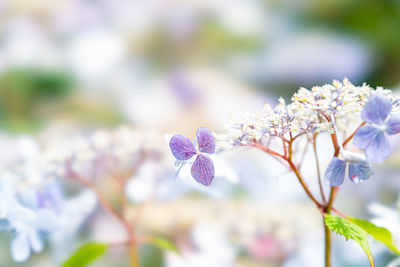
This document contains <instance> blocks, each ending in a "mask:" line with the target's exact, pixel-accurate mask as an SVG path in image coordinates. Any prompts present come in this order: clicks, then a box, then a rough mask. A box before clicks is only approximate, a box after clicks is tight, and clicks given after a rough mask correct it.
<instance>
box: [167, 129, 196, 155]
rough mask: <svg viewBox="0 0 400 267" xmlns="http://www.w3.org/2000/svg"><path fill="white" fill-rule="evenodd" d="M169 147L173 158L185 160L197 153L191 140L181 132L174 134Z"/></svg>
mask: <svg viewBox="0 0 400 267" xmlns="http://www.w3.org/2000/svg"><path fill="white" fill-rule="evenodd" d="M169 147H170V148H171V152H172V154H173V155H174V157H175V158H177V159H179V160H187V159H190V158H191V157H193V155H195V154H196V153H197V151H196V148H195V147H194V145H193V143H192V140H190V139H189V138H187V137H186V136H184V135H182V134H176V135H174V136H173V137H172V138H171V141H170V142H169Z"/></svg>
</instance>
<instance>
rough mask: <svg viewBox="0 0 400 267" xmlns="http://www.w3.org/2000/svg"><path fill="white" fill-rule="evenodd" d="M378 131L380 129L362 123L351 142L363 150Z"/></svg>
mask: <svg viewBox="0 0 400 267" xmlns="http://www.w3.org/2000/svg"><path fill="white" fill-rule="evenodd" d="M379 132H381V130H380V129H378V128H376V127H374V126H370V125H364V126H362V127H361V128H360V129H359V130H358V131H357V132H356V134H355V135H354V140H353V143H354V145H355V146H356V147H358V148H359V149H362V150H365V149H367V147H368V146H369V145H370V144H371V142H372V141H373V139H374V138H375V136H376V135H377V134H379Z"/></svg>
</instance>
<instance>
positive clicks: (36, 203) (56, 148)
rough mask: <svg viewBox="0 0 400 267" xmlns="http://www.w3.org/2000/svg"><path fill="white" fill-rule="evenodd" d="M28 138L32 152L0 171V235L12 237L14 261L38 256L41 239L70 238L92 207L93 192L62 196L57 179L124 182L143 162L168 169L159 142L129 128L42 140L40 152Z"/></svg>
mask: <svg viewBox="0 0 400 267" xmlns="http://www.w3.org/2000/svg"><path fill="white" fill-rule="evenodd" d="M27 139H29V140H28V141H27V140H25V141H26V142H23V143H24V144H25V146H28V147H29V148H28V150H31V152H32V151H33V152H32V153H30V156H29V157H26V156H25V157H24V156H23V157H21V158H20V160H18V161H17V162H15V163H14V164H12V165H10V166H4V167H3V168H2V169H0V222H1V223H2V227H1V229H0V231H7V232H13V233H15V234H14V237H13V240H12V242H11V253H12V257H13V258H14V260H15V261H25V260H26V259H28V257H29V255H30V253H31V250H32V251H34V252H40V251H41V250H42V249H43V246H44V243H43V240H42V237H44V236H47V237H48V236H49V235H53V236H54V238H55V239H57V238H58V239H60V238H61V240H62V239H63V237H64V236H65V235H71V234H72V232H74V231H76V230H77V229H78V228H79V227H80V225H81V224H82V223H83V222H84V220H85V219H86V218H87V216H88V215H89V214H90V213H91V211H92V210H93V209H94V208H95V205H96V202H97V200H96V196H95V194H94V193H93V192H91V191H90V190H89V191H87V190H81V192H80V193H78V194H75V195H74V196H73V197H71V196H66V195H65V194H64V193H65V192H64V191H63V188H62V186H61V183H60V179H58V178H70V177H71V172H73V173H76V174H78V175H79V176H81V177H82V178H83V179H90V180H97V179H101V178H103V177H106V176H109V177H110V176H111V177H113V175H121V177H119V178H121V179H126V180H127V179H130V178H131V177H133V176H134V175H136V171H137V170H138V169H139V166H141V165H142V164H143V163H144V162H145V161H155V162H157V164H160V165H162V164H164V165H162V166H169V165H170V162H169V158H168V157H167V155H168V154H167V148H166V146H165V141H164V137H163V136H162V135H161V134H158V133H156V132H152V131H139V130H136V129H134V128H130V127H120V128H117V129H115V130H111V131H106V130H101V131H95V132H93V133H91V134H87V135H79V136H75V137H69V138H63V139H58V140H60V141H53V142H52V141H47V143H46V144H45V147H44V149H43V150H41V149H39V145H38V144H37V143H36V142H35V141H34V140H33V139H30V138H27ZM21 149H22V150H24V149H27V148H26V147H21ZM22 154H23V153H22ZM122 175H123V176H122ZM123 193H125V192H123ZM83 200H84V203H80V204H78V205H77V203H79V202H82V201H83ZM71 213H72V214H71ZM71 216H73V218H71ZM3 226H4V227H3ZM63 231H66V232H63ZM57 242H58V241H57ZM61 243H62V242H61Z"/></svg>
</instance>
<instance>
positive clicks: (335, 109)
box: [220, 79, 400, 145]
mask: <svg viewBox="0 0 400 267" xmlns="http://www.w3.org/2000/svg"><path fill="white" fill-rule="evenodd" d="M375 94H382V95H385V96H387V97H388V98H389V99H391V101H392V103H393V110H392V112H399V111H400V99H399V98H398V97H395V96H393V95H392V92H391V91H390V90H386V89H383V88H380V87H378V88H377V89H376V90H375V89H373V88H371V87H370V86H368V85H367V84H365V83H364V84H363V85H361V86H355V85H353V84H352V83H351V82H350V81H349V80H348V79H344V80H343V82H339V81H336V80H335V81H333V83H332V84H326V85H323V86H315V87H312V88H311V89H306V88H300V89H299V90H298V92H296V93H295V94H294V95H293V97H292V99H291V100H292V102H291V103H290V104H286V103H285V101H284V99H282V98H280V99H279V104H278V105H277V106H275V108H272V107H271V106H270V105H268V104H266V105H265V106H264V109H263V110H262V111H259V112H256V113H253V114H249V115H248V116H247V118H245V119H243V120H241V121H236V122H233V123H231V124H230V125H229V127H228V129H227V133H226V135H223V136H220V139H221V141H224V142H228V143H230V144H231V145H248V144H252V143H254V142H261V141H262V138H265V137H270V136H278V137H281V138H286V139H287V140H289V139H290V138H291V137H295V136H296V135H299V134H307V133H320V132H327V133H332V132H333V130H334V126H336V127H337V129H339V130H342V131H346V130H347V129H348V128H349V126H353V127H354V126H357V125H358V124H359V123H360V122H361V115H360V114H361V110H362V107H363V106H364V105H365V103H366V102H367V101H368V99H369V98H370V97H371V96H372V95H375Z"/></svg>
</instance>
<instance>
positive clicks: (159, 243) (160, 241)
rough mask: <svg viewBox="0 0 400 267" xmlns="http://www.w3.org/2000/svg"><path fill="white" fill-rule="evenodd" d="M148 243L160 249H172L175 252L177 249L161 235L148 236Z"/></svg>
mask: <svg viewBox="0 0 400 267" xmlns="http://www.w3.org/2000/svg"><path fill="white" fill-rule="evenodd" d="M149 243H150V244H153V245H154V246H156V247H158V248H159V249H162V250H169V251H173V252H175V253H178V252H179V250H178V248H177V247H176V246H175V244H174V243H173V242H172V241H171V240H169V239H167V238H165V237H161V236H153V237H150V238H149Z"/></svg>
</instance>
